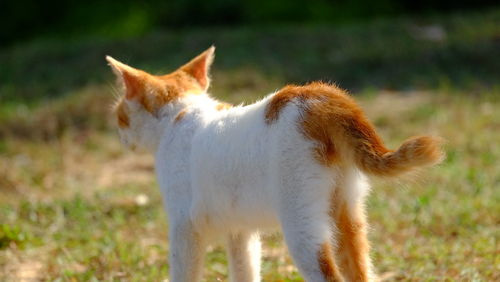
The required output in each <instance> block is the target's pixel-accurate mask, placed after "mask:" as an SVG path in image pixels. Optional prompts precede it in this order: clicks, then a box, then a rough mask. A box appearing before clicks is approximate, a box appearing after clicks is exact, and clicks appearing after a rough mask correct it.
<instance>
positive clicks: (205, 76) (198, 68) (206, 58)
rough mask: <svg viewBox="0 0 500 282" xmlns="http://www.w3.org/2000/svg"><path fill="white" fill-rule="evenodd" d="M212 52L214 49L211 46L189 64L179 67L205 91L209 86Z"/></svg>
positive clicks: (212, 59)
mask: <svg viewBox="0 0 500 282" xmlns="http://www.w3.org/2000/svg"><path fill="white" fill-rule="evenodd" d="M214 52H215V47H214V46H212V47H210V48H208V49H207V50H205V52H203V53H201V54H200V55H198V56H197V57H196V58H194V59H192V60H191V61H190V62H189V63H187V64H185V65H183V66H182V67H180V70H182V71H185V72H186V73H188V74H189V75H191V76H192V77H194V78H195V79H196V81H198V83H199V84H200V86H201V88H203V89H204V90H207V89H208V86H210V77H209V70H210V66H211V65H212V62H213V61H214Z"/></svg>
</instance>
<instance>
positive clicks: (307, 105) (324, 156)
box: [265, 82, 382, 166]
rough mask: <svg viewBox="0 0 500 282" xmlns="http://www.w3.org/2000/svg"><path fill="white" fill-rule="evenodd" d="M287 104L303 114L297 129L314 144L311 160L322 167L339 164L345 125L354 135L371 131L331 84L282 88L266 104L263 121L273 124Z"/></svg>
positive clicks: (344, 97)
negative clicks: (294, 106) (297, 108)
mask: <svg viewBox="0 0 500 282" xmlns="http://www.w3.org/2000/svg"><path fill="white" fill-rule="evenodd" d="M288 103H295V104H296V105H297V106H298V107H299V108H300V109H301V110H302V111H303V112H304V115H303V118H302V120H301V121H300V127H301V129H302V131H303V133H304V135H305V136H306V137H307V138H309V139H311V140H314V141H317V143H318V145H317V146H316V148H315V149H314V152H313V153H314V157H315V158H316V159H317V160H318V161H319V162H320V163H321V164H324V165H326V166H329V165H331V164H333V163H336V162H338V161H339V158H340V156H341V152H340V150H341V149H342V146H340V145H341V141H342V140H344V139H345V136H344V135H345V134H344V132H345V130H344V127H345V126H347V127H350V126H351V127H355V128H352V130H353V131H357V132H359V133H355V134H363V133H364V134H370V132H369V130H370V129H372V127H371V125H370V123H369V122H368V120H367V119H366V118H365V117H364V115H363V112H362V111H361V109H360V108H359V107H358V106H357V105H356V103H355V102H354V100H353V99H352V98H351V97H349V96H348V95H347V94H346V93H345V91H343V90H342V89H340V88H338V87H336V86H334V85H329V84H325V83H320V82H314V83H311V84H308V85H304V86H296V85H290V86H286V87H284V88H283V89H281V90H280V91H279V92H277V93H276V94H275V95H274V96H273V97H272V99H271V101H270V103H269V104H268V105H267V109H266V114H265V119H266V122H267V123H268V124H271V123H272V122H274V121H276V120H277V119H278V118H279V114H280V112H281V111H282V109H283V108H284V107H285V106H286V105H287V104H288ZM365 132H368V133H365ZM333 140H336V143H334V141H333ZM376 140H377V141H379V142H378V143H377V144H382V143H381V141H380V140H379V139H376ZM380 146H382V145H380Z"/></svg>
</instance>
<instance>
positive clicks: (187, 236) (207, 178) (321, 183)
mask: <svg viewBox="0 0 500 282" xmlns="http://www.w3.org/2000/svg"><path fill="white" fill-rule="evenodd" d="M270 97H271V96H268V97H267V98H264V99H263V100H261V101H259V102H257V103H254V104H251V105H248V106H238V107H234V108H231V109H228V110H223V111H217V110H216V109H215V108H216V107H215V105H216V103H217V102H216V101H214V100H212V99H211V98H210V97H209V96H208V95H206V94H203V95H188V96H187V97H186V98H183V99H182V100H180V101H178V102H175V103H173V104H168V105H166V106H164V107H163V108H162V109H161V111H160V112H159V113H158V115H157V116H154V115H152V114H150V113H147V112H146V111H143V112H142V113H134V114H131V115H130V118H131V126H130V129H125V130H122V132H121V137H122V141H123V142H124V143H125V144H128V145H132V146H135V145H138V146H140V147H145V148H147V149H149V150H151V151H152V152H154V153H155V156H156V173H157V177H158V182H159V185H160V187H161V191H162V193H163V197H164V203H165V207H166V210H167V213H168V217H169V225H170V237H169V238H170V244H171V248H170V252H171V253H170V269H171V277H170V279H171V281H196V280H198V279H200V277H201V273H202V271H201V268H202V264H203V252H204V249H205V247H206V245H207V244H211V243H213V242H214V241H217V240H218V239H226V242H227V245H228V250H229V259H230V271H231V274H230V277H231V279H232V280H233V281H260V274H259V271H260V270H259V269H260V267H259V260H260V242H259V239H258V231H260V230H266V229H269V228H276V227H278V226H280V225H281V228H282V230H283V232H284V236H285V240H286V243H287V245H288V247H289V250H290V252H291V255H292V257H293V258H294V261H295V263H296V265H297V267H298V269H299V271H300V272H301V274H302V275H303V277H304V278H305V279H306V280H308V281H324V276H323V275H322V273H321V271H320V269H319V265H318V261H317V254H318V250H319V247H320V245H321V244H323V243H325V242H333V244H335V230H332V229H334V227H332V223H331V219H330V218H329V216H328V210H329V207H330V199H331V195H332V193H333V192H334V189H335V187H336V185H335V183H336V181H337V180H338V179H339V178H340V177H341V175H340V170H339V169H336V168H335V167H333V168H326V167H324V166H322V165H320V164H318V162H317V161H316V160H315V159H314V158H313V155H312V153H311V152H312V147H313V146H314V145H315V144H314V143H313V142H312V141H311V140H308V139H306V138H305V137H304V135H303V134H302V133H301V132H300V130H299V128H298V126H297V121H298V118H299V115H300V114H301V113H300V109H299V107H297V106H296V105H295V104H294V103H289V104H288V105H287V106H286V107H285V108H284V109H283V110H282V111H281V113H280V116H279V118H278V120H277V121H276V122H274V123H272V124H270V125H268V124H266V122H265V120H264V117H265V108H266V105H267V103H268V101H269V99H270ZM128 103H129V104H133V103H135V102H128ZM129 106H130V107H131V109H132V110H134V111H135V110H139V109H138V107H140V106H139V105H129ZM182 109H187V113H186V114H185V115H184V117H183V118H182V119H181V120H180V121H179V122H174V119H175V116H176V115H177V114H178V113H179V112H180V111H181V110H182ZM348 173H349V174H348V175H347V177H346V179H347V181H348V182H349V183H348V185H347V186H348V187H349V191H348V192H347V193H346V194H348V199H349V202H352V203H353V204H354V203H357V202H359V201H361V200H362V198H363V197H364V196H365V195H366V194H367V192H368V185H367V184H366V181H365V178H364V176H363V175H362V174H361V173H360V172H359V171H358V170H356V169H353V170H352V171H350V172H348Z"/></svg>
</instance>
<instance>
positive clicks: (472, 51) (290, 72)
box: [0, 8, 500, 106]
mask: <svg viewBox="0 0 500 282" xmlns="http://www.w3.org/2000/svg"><path fill="white" fill-rule="evenodd" d="M212 44H215V45H216V46H217V51H216V53H217V58H216V61H215V66H214V68H213V71H214V85H213V86H214V87H213V88H212V90H213V92H214V93H218V94H219V95H221V91H227V90H228V89H229V90H230V91H233V92H234V91H238V90H239V89H243V88H248V87H246V86H245V84H258V85H262V86H263V87H261V88H260V89H259V91H262V94H264V93H266V92H270V91H273V90H274V89H275V88H274V87H279V85H282V84H283V83H290V82H294V83H302V82H306V81H310V80H319V79H321V80H326V81H333V82H338V83H340V86H341V87H344V88H347V89H349V90H353V91H362V90H364V89H367V88H377V89H381V88H382V89H395V90H411V89H428V88H433V87H454V88H460V89H462V90H465V89H466V90H468V91H470V90H472V91H475V90H476V88H488V87H491V86H492V85H495V83H496V82H497V80H498V77H500V57H499V56H493V54H495V53H496V52H497V50H500V9H499V8H495V9H490V10H489V11H481V12H468V13H461V12H456V13H450V14H447V15H442V16H436V17H433V16H429V17H424V18H412V17H409V18H396V19H386V20H371V21H367V22H363V23H356V24H342V25H335V26H333V25H331V24H321V25H307V24H290V25H278V26H269V27H266V26H260V27H235V28H226V27H211V28H201V27H200V28H192V29H186V30H179V31H168V30H157V31H153V32H148V33H147V34H144V35H140V36H135V37H131V38H121V39H117V38H110V37H107V36H95V37H92V38H86V39H82V38H80V39H74V40H70V39H54V40H46V39H43V40H36V41H33V42H30V43H26V44H23V45H19V46H11V47H8V48H5V49H3V50H1V51H0V65H1V67H0V82H1V83H0V102H1V103H0V104H2V105H3V106H5V105H6V102H16V101H17V102H19V101H21V102H25V103H32V102H37V101H40V100H44V99H47V98H51V99H52V98H54V97H59V96H62V95H66V94H67V93H70V92H71V91H72V90H73V89H75V88H78V87H83V86H88V85H96V84H100V83H103V82H108V83H109V84H110V85H112V81H113V78H112V75H111V72H110V71H109V68H108V67H107V66H106V63H105V61H104V56H105V55H112V56H114V57H116V58H117V59H119V60H122V61H124V62H125V63H129V64H131V65H133V66H136V67H139V68H143V69H145V70H147V71H150V72H153V73H166V72H169V71H172V70H173V69H174V68H176V67H178V66H180V65H181V64H183V63H184V62H186V61H187V60H188V59H190V58H191V57H193V56H195V55H196V54H197V53H199V52H201V51H202V50H204V49H206V48H208V46H210V45H212ZM251 74H255V75H251ZM236 76H238V77H236ZM260 77H265V79H260ZM269 80H273V81H276V82H277V83H276V84H273V85H269V84H267V86H266V83H267V82H268V81H269ZM236 82H238V85H235V83H236ZM273 88H274V89H273ZM222 94H223V93H222Z"/></svg>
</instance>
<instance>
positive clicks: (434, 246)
mask: <svg viewBox="0 0 500 282" xmlns="http://www.w3.org/2000/svg"><path fill="white" fill-rule="evenodd" d="M498 14H499V12H498V11H496V10H495V11H490V12H488V13H485V14H481V15H478V14H469V15H451V16H447V17H444V18H443V19H434V18H430V19H425V20H424V22H423V23H422V22H419V21H412V20H411V19H397V20H394V21H388V22H376V23H369V24H362V25H349V26H343V27H335V28H333V27H332V28H330V27H324V26H323V27H317V26H310V27H300V28H296V27H279V28H272V29H264V28H262V29H260V30H250V29H245V28H240V29H228V30H211V31H210V32H211V33H210V36H212V37H214V38H217V39H216V41H217V42H220V44H218V52H220V53H218V55H217V58H216V63H215V65H214V74H213V81H214V85H213V87H212V88H211V91H212V92H213V94H214V96H216V97H217V98H220V99H223V100H225V101H228V102H232V103H240V102H244V103H250V102H252V101H255V100H256V99H258V98H259V97H262V96H263V95H265V94H266V93H269V92H272V91H274V90H275V89H277V88H279V87H280V86H281V85H283V84H285V83H301V82H304V81H307V80H313V79H329V80H331V81H336V82H337V83H338V84H339V85H340V86H341V87H345V88H349V89H350V90H352V92H353V94H354V95H355V96H356V99H357V100H358V101H359V102H360V104H361V105H362V106H363V108H364V109H366V112H367V114H368V116H369V117H370V119H371V120H372V121H373V122H374V123H375V125H376V127H377V129H378V131H379V132H380V134H381V135H382V136H383V138H384V140H386V142H387V143H388V145H389V147H392V148H394V147H395V146H397V145H398V144H400V143H401V142H402V141H404V139H406V138H407V137H409V136H412V135H417V134H431V135H439V136H442V137H443V138H444V139H445V140H446V144H445V150H446V154H447V158H446V160H445V161H444V162H443V163H442V164H441V165H439V166H438V167H436V168H432V169H427V170H423V171H421V172H420V173H419V174H418V175H416V176H413V177H411V178H410V179H400V180H397V181H396V182H394V181H389V180H380V179H373V181H372V182H373V184H374V185H373V191H372V193H371V196H370V197H369V198H368V202H367V211H368V217H369V222H370V223H371V228H370V233H369V236H370V241H371V242H372V257H373V261H374V265H375V267H376V269H377V271H378V273H379V274H381V276H382V277H383V278H384V279H385V280H388V281H393V280H404V281H422V280H423V281H434V280H446V281H449V280H451V281H453V280H457V281H497V280H500V251H499V243H498V241H499V238H500V237H499V236H500V227H499V226H500V217H499V215H500V205H499V204H498V203H499V202H500V192H499V190H498V189H499V188H500V165H499V163H498V161H497V160H498V159H500V146H499V144H500V88H499V84H498V77H500V74H499V70H500V64H499V58H498V55H495V53H494V50H498V47H499V39H498V38H499V36H500V30H499V28H498V26H500V25H499V17H498ZM473 27H474V28H473ZM436 30H437V32H436ZM186 33H187V35H182V34H181V33H175V34H170V33H167V32H163V33H162V32H159V33H155V34H151V35H148V36H146V37H145V38H142V39H141V40H143V41H142V43H143V44H144V42H146V43H148V44H146V45H148V46H151V47H148V48H146V50H142V49H141V46H142V45H141V44H139V43H137V42H136V41H138V39H130V40H117V39H114V40H112V41H111V40H110V41H105V42H100V41H97V42H91V40H87V41H85V40H83V41H79V42H70V43H67V42H63V41H57V40H55V41H49V42H40V41H37V42H31V43H26V44H24V45H20V46H14V47H11V48H9V49H4V50H1V52H0V59H1V62H2V64H3V65H5V66H6V67H5V68H3V70H0V78H2V81H7V83H2V85H0V94H1V95H0V102H2V103H1V105H0V280H2V281H29V280H33V281H36V280H50V281H52V280H59V281H80V280H85V281H86V280H94V281H95V280H120V281H121V280H125V281H129V280H130V281H159V280H163V279H167V278H168V263H167V260H166V258H167V254H168V244H167V242H168V236H167V226H168V224H167V222H166V215H165V213H164V212H163V209H162V206H161V199H160V194H159V191H158V189H157V184H156V182H155V179H154V174H153V160H152V157H151V156H149V155H147V154H145V153H132V152H128V151H126V150H124V149H123V148H122V146H121V145H120V144H119V141H118V138H117V134H116V131H115V129H114V128H115V126H114V119H113V117H112V116H111V114H110V113H109V105H111V104H112V101H113V95H112V94H111V93H112V92H113V89H112V88H113V87H112V85H113V79H112V76H111V73H110V71H109V70H107V69H106V66H105V62H104V56H103V54H104V53H108V52H109V53H110V54H111V55H114V52H113V51H116V52H117V53H119V54H120V53H121V54H124V55H122V56H125V55H126V54H129V53H127V51H126V50H132V51H130V54H134V57H133V60H132V59H131V60H130V61H126V59H127V58H120V56H119V54H118V56H117V57H118V58H119V59H125V61H126V62H127V63H132V64H133V63H134V60H135V61H137V64H138V65H139V66H140V67H144V68H146V69H148V70H157V71H162V70H167V69H169V68H171V67H172V66H174V65H176V64H180V63H182V61H184V60H187V59H188V58H189V57H190V56H192V55H195V54H196V52H198V51H201V50H203V49H205V48H206V47H208V46H209V44H210V43H209V42H208V41H210V39H209V37H210V36H209V35H207V33H206V32H205V31H204V30H197V31H196V30H195V31H188V32H186ZM330 35H331V36H330ZM378 38H381V39H380V40H379V39H378ZM296 39H302V40H303V41H305V42H306V43H304V42H302V43H301V42H298V41H297V42H296V41H293V40H296ZM214 40H215V39H214ZM290 41H293V42H294V43H295V44H290ZM309 43H310V44H309ZM219 45H221V46H219ZM247 45H250V47H247V48H245V46H247ZM194 46H196V48H195V47H194ZM367 46H369V47H370V48H368V47H367ZM391 46H392V47H391ZM160 47H164V48H165V49H161V48H160ZM108 49H109V50H108ZM179 49H181V50H184V51H182V54H175V55H174V54H168V55H164V56H163V57H162V54H163V52H167V51H168V52H173V51H172V50H179ZM195 49H196V50H195ZM248 49H250V50H253V51H252V52H254V53H248V51H247V50H248ZM193 50H194V51H193ZM270 50H272V51H273V53H271V54H269V53H268V52H270ZM219 54H220V55H219ZM225 54H227V55H225ZM101 55H102V56H101ZM155 58H158V59H155ZM219 58H220V61H221V63H220V64H219V61H218V59H219ZM254 58H255V59H254ZM323 58H326V59H325V60H324V61H323ZM163 61H165V62H167V61H168V65H167V66H163V65H161V62H163ZM325 61H326V63H325ZM420 63H421V64H420ZM44 65H46V66H47V67H46V68H43V66H44ZM101 65H102V66H101ZM82 76H85V77H89V78H91V79H89V80H85V79H83V78H82ZM101 76H102V78H101ZM82 81H83V82H82ZM263 245H264V248H263V262H262V263H263V266H262V275H263V280H264V281H300V280H301V278H300V275H299V274H298V272H297V270H296V268H295V267H294V266H293V263H292V261H291V259H290V257H289V256H288V254H287V250H286V247H285V245H284V244H283V242H282V238H281V236H280V235H279V234H270V235H266V236H265V239H264V244H263ZM205 277H206V281H215V280H217V279H219V280H226V277H227V262H226V256H225V254H224V251H223V249H222V248H221V247H218V246H214V247H212V248H211V249H210V250H209V252H208V255H207V259H206V269H205Z"/></svg>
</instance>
